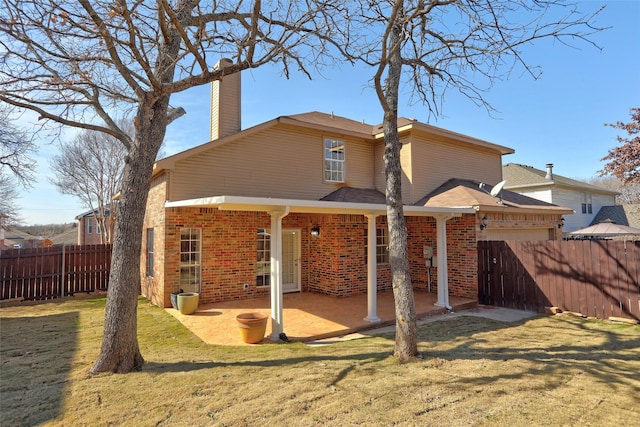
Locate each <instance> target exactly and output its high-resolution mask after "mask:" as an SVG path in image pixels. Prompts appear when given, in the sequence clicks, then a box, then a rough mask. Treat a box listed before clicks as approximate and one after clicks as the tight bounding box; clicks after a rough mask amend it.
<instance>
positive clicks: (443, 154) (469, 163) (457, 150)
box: [403, 136, 502, 204]
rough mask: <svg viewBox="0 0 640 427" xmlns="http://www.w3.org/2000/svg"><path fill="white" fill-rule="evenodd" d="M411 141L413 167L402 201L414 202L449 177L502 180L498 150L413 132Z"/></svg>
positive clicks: (484, 180)
mask: <svg viewBox="0 0 640 427" xmlns="http://www.w3.org/2000/svg"><path fill="white" fill-rule="evenodd" d="M411 145H412V148H411V155H412V164H413V165H414V167H413V168H412V177H411V178H412V184H411V187H412V188H411V192H410V196H409V197H408V198H407V199H406V200H404V202H405V203H406V204H412V203H415V202H416V201H417V200H419V199H421V198H422V197H424V196H425V195H426V194H428V193H429V192H431V191H433V190H434V189H435V188H437V187H438V186H439V185H441V184H442V183H443V182H445V181H447V180H448V179H450V178H460V179H473V180H477V181H481V182H485V183H487V184H490V185H494V184H496V183H498V182H499V181H501V180H502V158H501V154H500V153H499V152H498V151H493V150H490V149H486V148H482V147H477V146H476V147H473V146H471V145H469V144H464V143H454V142H450V141H445V140H442V139H436V138H430V139H427V138H425V137H417V136H416V137H413V138H412V144H411ZM403 185H404V182H403ZM403 193H404V191H403Z"/></svg>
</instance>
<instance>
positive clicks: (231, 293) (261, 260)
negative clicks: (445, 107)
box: [140, 74, 570, 320]
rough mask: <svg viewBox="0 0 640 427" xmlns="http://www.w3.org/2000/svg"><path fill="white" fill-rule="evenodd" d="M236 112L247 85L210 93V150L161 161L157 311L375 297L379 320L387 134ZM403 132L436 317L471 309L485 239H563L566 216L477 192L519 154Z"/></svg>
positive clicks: (157, 174) (148, 249)
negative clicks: (177, 301)
mask: <svg viewBox="0 0 640 427" xmlns="http://www.w3.org/2000/svg"><path fill="white" fill-rule="evenodd" d="M239 100H240V75H239V74H238V75H231V76H226V77H224V79H223V80H222V81H220V82H215V83H214V84H213V85H212V108H211V109H212V119H211V139H212V141H211V142H208V143H206V144H203V145H200V146H197V147H195V148H192V149H189V150H186V151H184V152H181V153H178V154H175V155H173V156H170V157H167V158H165V159H162V160H159V161H158V162H156V164H155V166H154V170H153V175H152V181H151V189H150V193H149V197H148V202H147V209H146V216H145V220H144V227H145V230H144V234H143V253H142V262H141V272H140V273H141V277H142V294H143V295H145V296H147V297H148V298H149V299H150V300H151V301H152V302H153V303H155V304H158V305H160V306H163V307H166V306H169V305H170V294H171V293H172V292H176V291H178V290H179V289H183V290H184V291H196V292H199V293H200V298H201V302H218V301H229V300H236V299H246V298H254V297H256V296H261V295H271V301H272V304H271V305H272V310H274V311H275V312H276V317H277V313H278V312H280V313H281V309H282V294H283V293H284V292H314V293H322V294H327V295H333V296H336V297H342V296H349V295H354V294H359V293H367V294H368V295H369V307H368V309H367V310H368V316H367V317H368V318H369V319H371V320H375V319H376V317H377V316H376V312H375V295H376V292H377V291H378V290H388V289H390V288H391V274H390V267H389V254H388V252H387V246H388V241H389V232H388V229H387V218H386V213H387V212H386V204H385V195H384V192H385V175H384V172H383V171H384V160H383V151H384V136H383V133H382V128H381V126H380V125H371V124H366V123H363V122H360V121H355V120H350V119H347V118H344V117H339V116H336V115H333V114H324V113H320V112H310V113H304V114H295V115H290V116H282V117H278V118H275V119H273V120H270V121H268V122H265V123H262V124H259V125H256V126H253V127H251V128H248V129H244V130H242V129H241V121H240V105H239ZM398 131H399V134H400V138H401V141H402V149H401V167H402V198H403V204H404V215H405V217H406V223H407V228H408V236H409V237H408V250H409V252H408V257H409V262H410V267H411V278H412V282H413V286H414V289H415V290H416V291H427V290H428V289H429V288H431V289H437V292H438V303H437V304H438V305H442V306H448V297H449V295H456V296H461V297H468V298H477V295H478V290H477V255H476V252H477V250H476V246H477V241H478V240H479V239H487V238H488V236H489V233H495V232H500V231H504V232H506V231H508V230H516V229H521V230H524V231H525V233H526V234H527V235H531V233H534V234H535V235H536V236H537V237H538V238H544V239H558V238H560V237H561V232H560V231H559V228H558V224H559V222H560V218H561V216H562V215H564V214H567V213H570V210H568V209H566V208H562V207H558V206H554V205H551V204H549V203H545V202H541V201H538V200H535V199H531V198H528V197H524V196H521V195H518V194H515V193H512V192H509V191H502V192H500V193H499V194H496V195H491V194H489V193H488V192H487V191H485V190H482V189H481V188H480V186H479V184H480V182H484V183H487V184H488V185H489V187H488V188H491V187H490V186H493V185H495V184H496V183H498V182H500V181H501V180H502V168H501V165H502V156H503V155H505V154H510V153H512V152H513V150H512V149H510V148H507V147H504V146H500V145H497V144H493V143H490V142H487V141H483V140H479V139H476V138H473V137H470V136H466V135H461V134H458V133H455V132H451V131H448V130H445V129H441V128H437V127H434V126H430V125H427V124H424V123H420V122H418V121H416V120H410V119H399V120H398ZM431 278H434V280H433V282H434V283H433V284H432V283H431ZM432 286H433V287H432Z"/></svg>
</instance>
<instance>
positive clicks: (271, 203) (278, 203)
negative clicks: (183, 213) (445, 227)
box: [164, 196, 475, 216]
mask: <svg viewBox="0 0 640 427" xmlns="http://www.w3.org/2000/svg"><path fill="white" fill-rule="evenodd" d="M164 206H165V208H179V207H202V208H204V207H214V208H217V209H220V210H237V211H258V212H273V211H277V210H282V209H284V208H285V207H288V209H289V211H290V212H292V213H324V214H359V215H362V214H367V213H369V214H377V215H386V213H387V205H386V204H373V203H350V202H328V201H319V200H298V199H277V198H268V197H245V196H212V197H201V198H197V199H188V200H178V201H173V202H171V201H167V202H166V203H165V205H164ZM403 211H404V214H405V215H406V216H435V215H441V214H451V215H454V216H462V214H474V213H475V209H474V208H473V207H472V206H452V207H425V206H413V205H406V206H403Z"/></svg>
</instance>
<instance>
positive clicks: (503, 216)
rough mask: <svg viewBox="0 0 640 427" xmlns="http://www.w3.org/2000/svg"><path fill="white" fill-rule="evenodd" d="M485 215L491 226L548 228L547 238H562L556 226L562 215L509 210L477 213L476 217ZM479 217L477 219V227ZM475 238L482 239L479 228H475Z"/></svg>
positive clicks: (559, 229)
mask: <svg viewBox="0 0 640 427" xmlns="http://www.w3.org/2000/svg"><path fill="white" fill-rule="evenodd" d="M484 215H486V216H487V219H488V220H489V224H491V228H492V229H494V228H498V229H499V228H506V229H513V228H546V229H548V230H550V234H551V235H550V236H549V240H562V229H561V228H558V223H559V222H560V218H562V215H558V214H555V215H545V214H534V213H511V212H507V213H504V212H489V213H486V214H478V218H480V217H481V216H484ZM479 224H480V219H478V227H479ZM477 233H478V234H477V238H478V240H482V236H481V235H480V229H479V228H478V229H477Z"/></svg>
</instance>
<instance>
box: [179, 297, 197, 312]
mask: <svg viewBox="0 0 640 427" xmlns="http://www.w3.org/2000/svg"><path fill="white" fill-rule="evenodd" d="M199 299H200V294H199V293H197V292H183V293H181V294H178V310H180V313H182V314H193V313H195V312H196V310H197V309H198V301H199Z"/></svg>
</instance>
